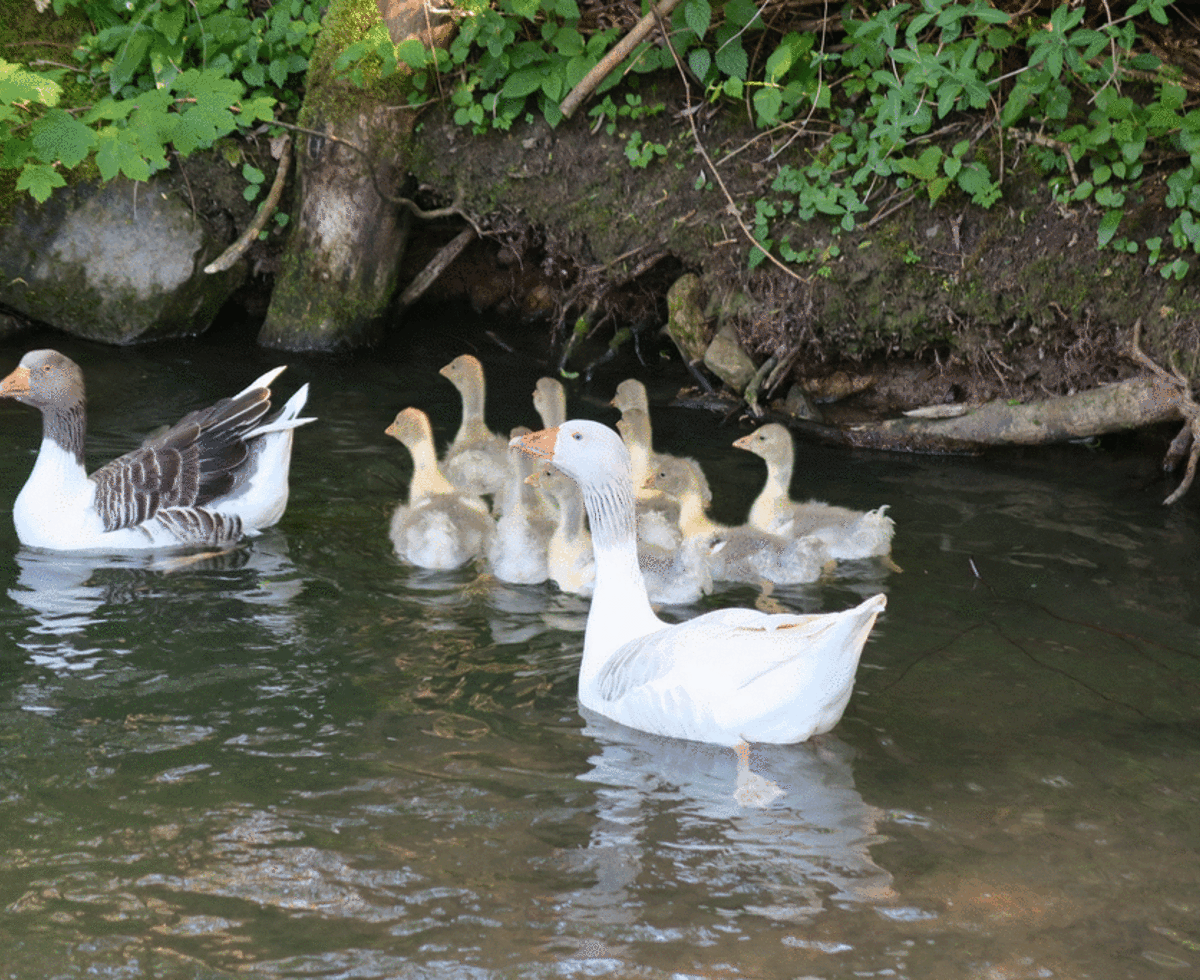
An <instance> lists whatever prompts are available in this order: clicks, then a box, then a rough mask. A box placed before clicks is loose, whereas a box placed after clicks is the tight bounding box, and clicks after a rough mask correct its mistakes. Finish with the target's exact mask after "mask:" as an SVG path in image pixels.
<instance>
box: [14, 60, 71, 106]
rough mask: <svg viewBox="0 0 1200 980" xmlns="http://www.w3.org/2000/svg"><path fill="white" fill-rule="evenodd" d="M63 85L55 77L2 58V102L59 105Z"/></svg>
mask: <svg viewBox="0 0 1200 980" xmlns="http://www.w3.org/2000/svg"><path fill="white" fill-rule="evenodd" d="M61 94H62V87H61V86H60V85H59V84H58V82H56V81H54V80H53V79H50V78H47V77H46V76H45V75H39V74H37V73H36V72H32V71H29V69H27V68H25V67H23V66H21V65H14V64H12V63H11V62H8V61H5V60H4V59H3V58H0V102H3V103H9V104H11V103H13V102H39V103H41V104H42V105H46V106H53V105H58V99H59V96H60V95H61Z"/></svg>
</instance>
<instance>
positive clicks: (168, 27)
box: [151, 4, 184, 44]
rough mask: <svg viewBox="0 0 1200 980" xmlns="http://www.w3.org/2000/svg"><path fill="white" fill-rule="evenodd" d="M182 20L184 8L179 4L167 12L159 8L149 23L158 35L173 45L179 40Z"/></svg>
mask: <svg viewBox="0 0 1200 980" xmlns="http://www.w3.org/2000/svg"><path fill="white" fill-rule="evenodd" d="M183 18H184V7H183V4H179V5H178V6H175V7H172V8H170V9H167V10H163V9H161V8H160V9H159V10H158V11H157V12H156V13H155V15H154V17H153V19H152V20H151V23H152V24H153V25H154V29H155V30H156V31H158V33H159V34H161V35H163V37H165V38H166V39H167V40H168V41H170V42H171V43H172V44H174V43H175V42H176V41H178V40H179V32H180V31H181V30H183Z"/></svg>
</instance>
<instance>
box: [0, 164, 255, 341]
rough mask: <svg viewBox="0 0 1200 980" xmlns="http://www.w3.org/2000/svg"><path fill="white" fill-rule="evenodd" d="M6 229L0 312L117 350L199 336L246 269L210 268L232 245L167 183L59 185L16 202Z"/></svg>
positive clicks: (1, 235) (2, 232)
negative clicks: (38, 198) (39, 197)
mask: <svg viewBox="0 0 1200 980" xmlns="http://www.w3.org/2000/svg"><path fill="white" fill-rule="evenodd" d="M9 218H10V223H9V224H8V225H7V226H6V227H3V228H0V305H3V306H6V307H8V308H9V309H10V310H13V311H15V312H16V313H18V314H20V315H21V316H24V317H28V318H29V319H31V320H39V321H41V322H43V323H46V324H49V325H50V326H53V327H57V328H58V329H60V330H63V331H65V332H67V333H71V334H75V335H77V336H80V337H86V338H88V339H90V340H99V341H104V342H107V343H113V344H130V343H135V342H137V341H144V340H158V339H161V338H164V337H180V336H187V335H190V334H196V333H201V332H203V331H204V330H205V329H207V328H208V326H209V325H210V324H211V323H212V320H213V317H214V316H215V315H216V312H217V310H218V309H219V308H220V307H221V304H222V303H224V302H225V300H226V299H228V297H229V295H230V294H231V293H232V292H233V290H234V289H236V288H237V286H238V285H239V284H240V283H241V280H242V277H243V276H244V275H245V263H244V262H241V263H238V264H237V265H235V266H234V267H233V268H232V269H230V270H229V271H228V272H224V273H218V274H216V275H207V274H205V273H204V271H203V269H204V266H205V265H206V264H207V263H208V262H210V261H211V260H212V259H214V258H215V257H216V256H217V255H219V254H220V253H221V252H222V251H223V250H224V249H225V246H226V245H227V242H226V241H223V240H220V239H219V238H218V237H217V234H216V233H215V232H214V231H213V230H211V229H209V228H208V227H207V226H206V225H205V224H204V222H202V221H201V220H200V219H199V218H197V217H196V216H195V215H194V213H193V211H192V208H191V205H190V203H189V202H188V200H187V199H186V197H185V195H183V194H180V193H178V192H177V191H176V190H175V189H174V187H173V185H172V182H171V180H170V178H168V177H155V178H153V179H151V180H150V181H149V182H148V183H141V184H139V183H135V182H133V181H129V180H125V179H124V178H121V179H117V180H113V181H110V182H109V183H106V184H102V185H96V184H90V183H81V184H77V185H75V186H71V187H62V188H59V189H58V190H57V191H55V193H54V194H52V195H51V197H50V199H49V200H48V201H46V203H45V204H41V205H39V204H37V203H35V202H34V201H33V200H31V199H29V198H23V199H18V200H17V201H16V203H15V204H14V205H13V208H12V213H11V215H10V216H9Z"/></svg>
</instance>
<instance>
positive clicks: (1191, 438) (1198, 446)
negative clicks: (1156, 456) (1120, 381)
mask: <svg viewBox="0 0 1200 980" xmlns="http://www.w3.org/2000/svg"><path fill="white" fill-rule="evenodd" d="M1141 330H1142V321H1141V320H1138V322H1137V323H1135V324H1134V325H1133V340H1132V341H1131V343H1130V345H1129V347H1130V356H1131V357H1132V358H1133V360H1134V361H1136V362H1137V363H1138V364H1140V365H1142V366H1143V367H1145V368H1148V369H1149V370H1150V372H1151V373H1152V374H1153V375H1154V376H1155V377H1156V378H1157V379H1158V380H1159V381H1161V382H1162V383H1163V384H1166V385H1169V386H1171V387H1172V389H1173V390H1174V392H1175V409H1176V411H1177V412H1178V413H1179V415H1180V416H1182V417H1183V428H1182V429H1180V430H1179V434H1178V435H1177V436H1175V438H1174V439H1172V440H1171V445H1170V446H1169V447H1168V448H1167V455H1166V456H1165V457H1164V458H1163V469H1164V470H1166V471H1167V472H1168V473H1169V472H1171V471H1173V470H1174V469H1175V467H1176V466H1178V465H1179V461H1180V460H1181V459H1183V457H1184V456H1185V455H1186V456H1187V458H1188V462H1187V469H1186V470H1185V471H1184V474H1183V479H1182V480H1181V481H1180V482H1179V486H1177V487H1176V488H1175V491H1174V493H1172V494H1171V495H1170V496H1169V497H1167V499H1166V500H1164V501H1163V503H1164V504H1173V503H1175V501H1177V500H1179V499H1180V498H1181V497H1182V496H1183V495H1184V494H1185V493H1187V492H1188V488H1189V487H1190V486H1191V485H1192V479H1193V478H1194V477H1195V475H1196V460H1197V457H1200V405H1197V404H1196V399H1195V398H1194V397H1193V396H1192V386H1191V383H1190V382H1189V381H1188V379H1187V378H1186V377H1185V376H1184V374H1183V373H1182V372H1181V371H1180V370H1179V369H1178V368H1177V367H1175V365H1173V364H1172V365H1171V370H1170V372H1167V371H1165V370H1163V368H1161V367H1160V366H1159V365H1158V364H1156V363H1155V362H1154V361H1153V359H1151V358H1150V357H1149V355H1147V354H1146V353H1145V352H1144V351H1143V350H1142V345H1141V342H1140V341H1141Z"/></svg>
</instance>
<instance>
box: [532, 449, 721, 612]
mask: <svg viewBox="0 0 1200 980" xmlns="http://www.w3.org/2000/svg"><path fill="white" fill-rule="evenodd" d="M537 480H538V485H539V486H540V487H542V488H543V489H545V490H546V492H547V493H548V494H549V495H550V496H551V497H552V498H553V499H554V501H555V503H556V504H557V509H558V520H557V523H556V526H555V528H554V533H553V534H551V536H550V541H549V544H548V545H547V547H546V566H547V571H548V574H549V578H550V580H551V581H552V582H553V583H554V584H555V585H557V586H558V587H559V588H560V589H562V590H563V591H564V592H573V593H575V594H576V595H582V596H590V595H591V594H592V592H593V590H594V588H595V581H596V561H595V557H594V556H593V553H592V537H591V535H590V534H589V533H588V530H587V527H586V525H585V521H584V517H585V514H584V504H583V495H582V494H581V493H580V491H579V487H578V486H577V485H576V484H575V483H574V482H572V481H571V480H569V479H568V478H567V477H565V476H563V474H562V473H560V472H559V471H557V470H556V469H554V467H552V466H551V467H546V470H545V472H541V473H539V474H538V477H537ZM637 551H638V567H639V568H640V569H641V573H642V578H643V581H644V583H645V586H646V592H647V594H648V596H649V598H650V601H651V602H653V603H655V604H658V605H667V606H686V605H689V604H690V603H693V602H696V601H698V600H699V599H700V598H701V597H703V596H704V595H706V594H707V593H709V592H711V591H712V575H711V574H710V573H709V571H708V565H707V563H706V562H705V560H704V554H703V549H702V548H700V547H697V546H695V545H692V544H690V543H681V544H680V545H679V546H677V547H675V548H660V547H658V546H656V545H651V544H647V543H646V542H644V541H638V543H637Z"/></svg>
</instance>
